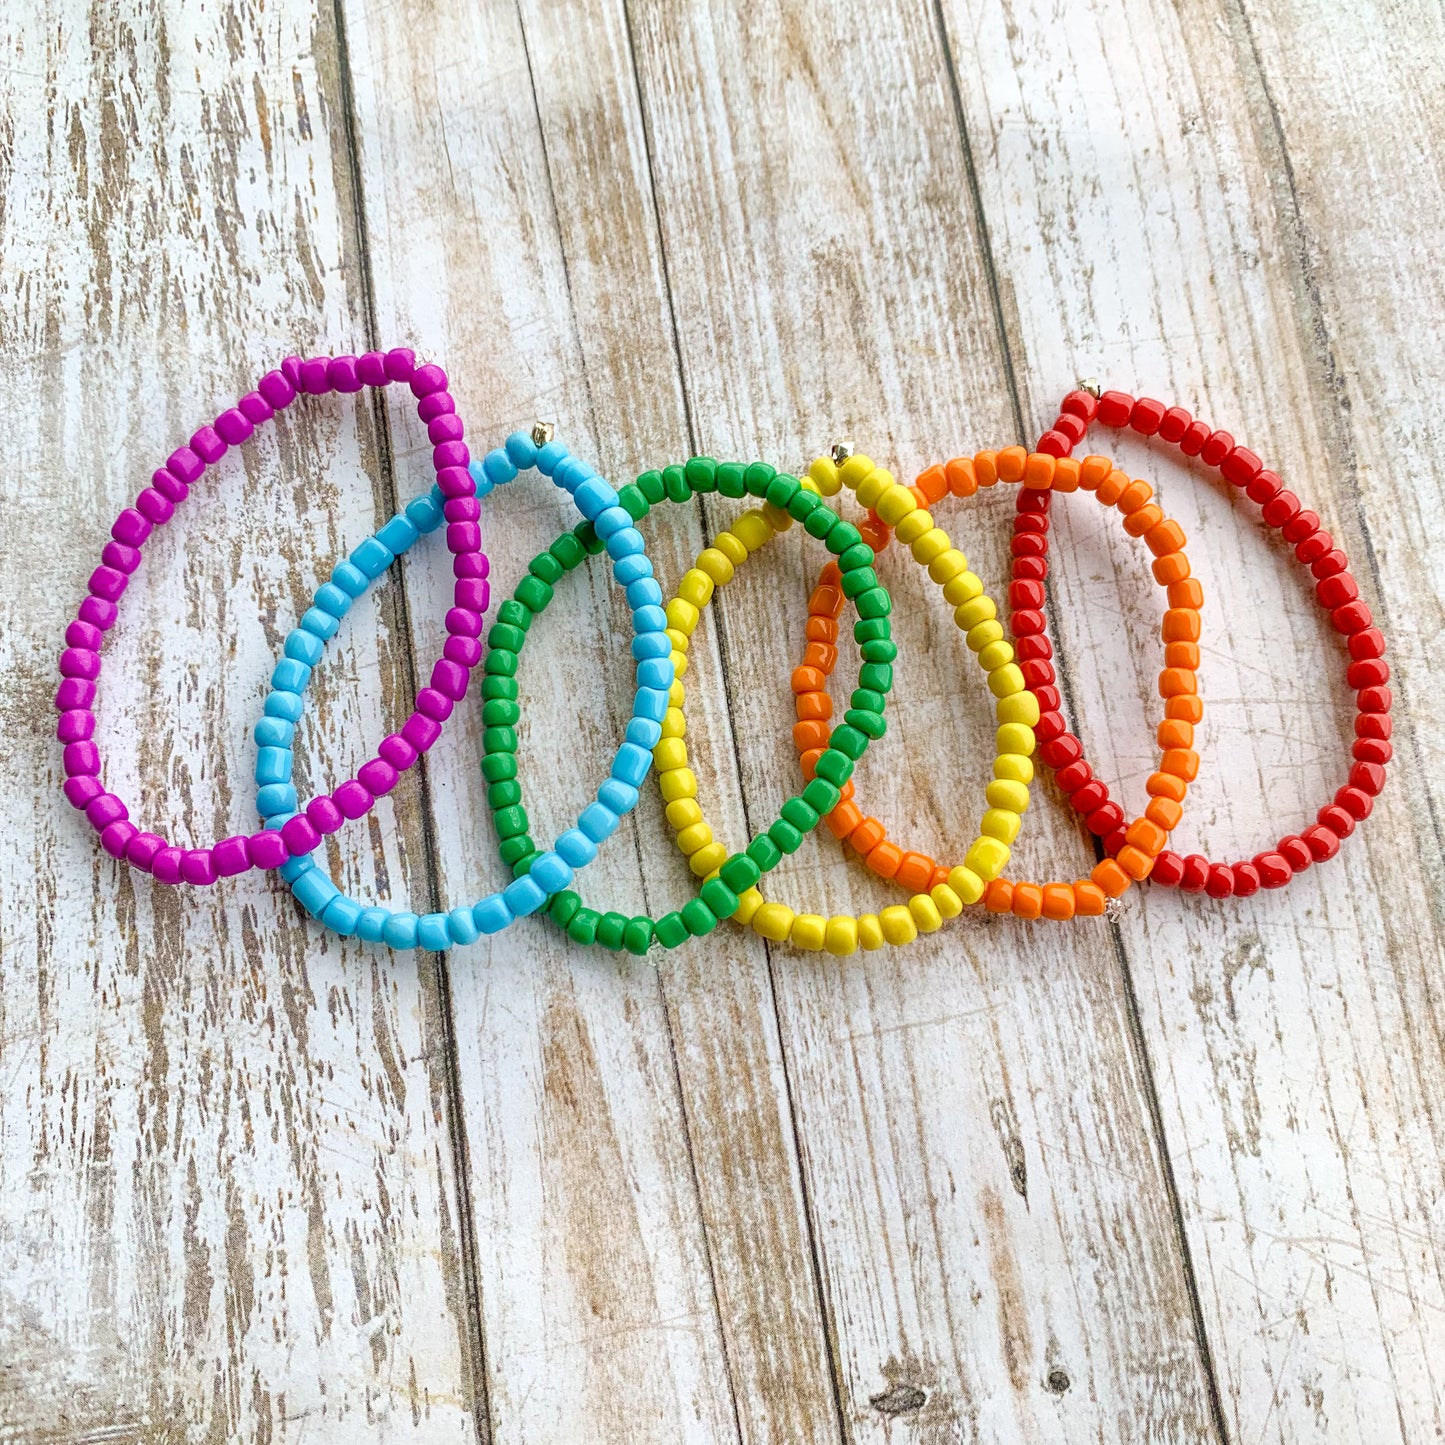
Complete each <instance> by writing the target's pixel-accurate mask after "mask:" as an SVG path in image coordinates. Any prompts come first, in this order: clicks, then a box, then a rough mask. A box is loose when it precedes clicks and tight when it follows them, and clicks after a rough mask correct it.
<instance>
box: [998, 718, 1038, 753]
mask: <svg viewBox="0 0 1445 1445" xmlns="http://www.w3.org/2000/svg"><path fill="white" fill-rule="evenodd" d="M1037 742H1038V740H1037V739H1036V738H1035V737H1034V730H1033V729H1032V728H1026V727H1025V726H1024V725H1023V724H1022V723H1003V724H1002V725H1001V726H1000V727H999V729H998V731H997V732H995V733H994V735H993V744H994V751H995V752H999V753H1019V754H1021V755H1022V756H1023V757H1026V758H1031V757H1033V755H1034V748H1035V746H1036V745H1037Z"/></svg>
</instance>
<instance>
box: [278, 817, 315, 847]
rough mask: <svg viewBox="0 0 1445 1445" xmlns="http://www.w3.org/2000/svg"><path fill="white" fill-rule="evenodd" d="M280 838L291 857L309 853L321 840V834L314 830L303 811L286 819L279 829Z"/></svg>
mask: <svg viewBox="0 0 1445 1445" xmlns="http://www.w3.org/2000/svg"><path fill="white" fill-rule="evenodd" d="M281 838H282V841H283V842H284V843H285V844H286V847H287V850H288V851H289V852H290V853H291V855H292V857H296V856H297V855H299V854H301V853H309V852H310V851H311V850H312V849H313V848H315V847H316V845H317V844H318V843H320V842H321V834H320V833H318V832H317V831H316V829H315V827H314V826H313V824H312V822H311V820H310V819H309V818H308V817H307V816H306V814H305V813H297V815H296V816H295V817H294V818H288V819H287V820H286V825H285V826H284V827H283V828H282V829H281Z"/></svg>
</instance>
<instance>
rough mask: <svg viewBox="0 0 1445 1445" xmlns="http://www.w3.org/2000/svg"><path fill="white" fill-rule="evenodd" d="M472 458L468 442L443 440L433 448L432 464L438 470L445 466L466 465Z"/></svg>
mask: <svg viewBox="0 0 1445 1445" xmlns="http://www.w3.org/2000/svg"><path fill="white" fill-rule="evenodd" d="M471 459H472V454H471V451H470V450H469V449H468V447H467V444H466V442H443V443H442V444H441V445H440V446H439V447H433V448H432V453H431V461H432V466H434V467H435V468H436V469H437V470H438V471H441V470H442V469H443V468H445V467H464V466H466V465H467V464H468V463H469V462H470V461H471Z"/></svg>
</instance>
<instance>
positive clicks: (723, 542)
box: [712, 532, 748, 567]
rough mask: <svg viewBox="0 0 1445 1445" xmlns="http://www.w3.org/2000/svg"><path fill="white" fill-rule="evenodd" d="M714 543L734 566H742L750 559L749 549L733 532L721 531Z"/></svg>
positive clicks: (713, 540)
mask: <svg viewBox="0 0 1445 1445" xmlns="http://www.w3.org/2000/svg"><path fill="white" fill-rule="evenodd" d="M712 544H713V546H714V547H716V548H717V550H718V551H719V552H721V553H722V554H723V556H724V557H726V558H727V559H728V561H729V562H731V563H732V564H733V566H734V567H741V566H742V565H743V563H744V562H746V561H747V560H748V549H747V548H746V547H744V546H743V544H742V543H741V542H740V541H739V540H738V539H737V538H736V537H735V536H733V534H732V533H731V532H719V533H718V534H717V536H716V537H714V538H713V539H712Z"/></svg>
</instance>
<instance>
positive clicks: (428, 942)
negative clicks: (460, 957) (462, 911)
mask: <svg viewBox="0 0 1445 1445" xmlns="http://www.w3.org/2000/svg"><path fill="white" fill-rule="evenodd" d="M416 945H417V947H418V948H424V949H426V950H427V952H428V953H443V952H445V951H446V950H447V949H448V948H450V947H451V946H452V935H451V932H450V930H449V929H448V928H447V916H446V914H445V913H427V914H423V916H422V918H421V921H420V922H419V923H418V924H417V926H416Z"/></svg>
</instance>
